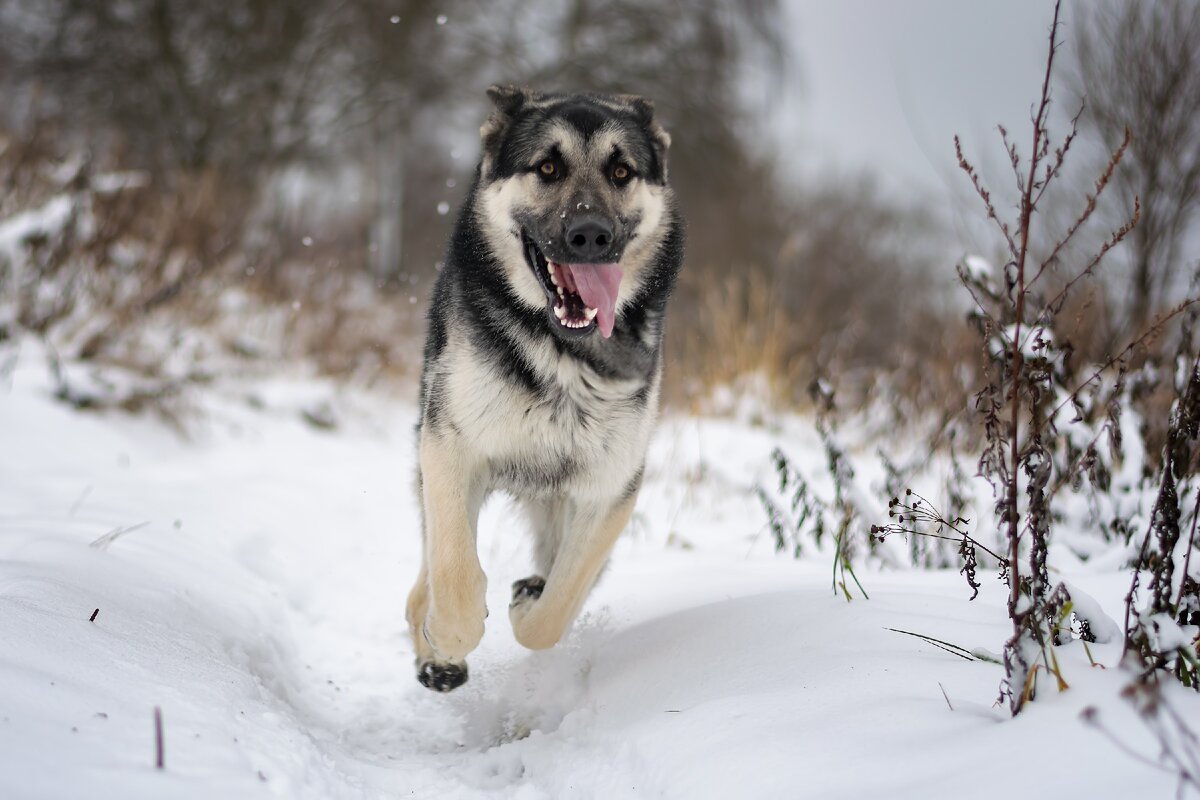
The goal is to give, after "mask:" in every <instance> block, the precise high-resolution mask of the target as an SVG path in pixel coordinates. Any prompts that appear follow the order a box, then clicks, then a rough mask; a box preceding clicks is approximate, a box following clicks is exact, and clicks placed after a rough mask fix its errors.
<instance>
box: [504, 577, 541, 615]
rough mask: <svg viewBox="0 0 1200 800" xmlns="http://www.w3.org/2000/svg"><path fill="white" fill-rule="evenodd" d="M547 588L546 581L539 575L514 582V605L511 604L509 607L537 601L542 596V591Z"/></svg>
mask: <svg viewBox="0 0 1200 800" xmlns="http://www.w3.org/2000/svg"><path fill="white" fill-rule="evenodd" d="M545 588H546V579H545V578H542V577H539V576H537V575H530V576H529V577H528V578H522V579H521V580H519V581H516V582H514V583H513V585H512V603H510V604H509V607H510V608H511V607H513V606H518V605H521V604H522V603H528V602H529V601H531V600H537V599H538V598H539V597H541V596H542V590H543V589H545Z"/></svg>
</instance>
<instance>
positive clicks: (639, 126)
mask: <svg viewBox="0 0 1200 800" xmlns="http://www.w3.org/2000/svg"><path fill="white" fill-rule="evenodd" d="M488 96H489V97H490V98H491V100H492V102H493V103H494V104H495V110H493V112H492V114H491V116H490V117H489V118H488V120H487V122H486V123H484V125H483V128H482V129H481V131H480V133H481V135H482V138H483V157H482V161H481V163H480V178H479V180H480V189H479V191H480V203H479V209H480V212H479V213H480V215H481V220H480V222H481V224H483V225H484V227H485V229H486V230H487V231H488V234H489V236H488V238H489V240H490V242H491V245H492V248H493V249H494V250H495V254H496V256H497V257H498V259H499V261H500V263H501V264H502V265H503V269H504V272H505V275H504V277H505V280H506V281H507V282H508V284H509V286H510V288H511V289H512V290H513V293H514V295H515V296H516V297H518V298H519V299H520V301H521V302H523V303H526V304H527V305H529V306H530V307H533V308H537V307H542V306H544V307H545V308H546V313H547V315H548V324H549V325H550V328H551V330H552V331H554V332H555V334H557V335H559V336H562V337H564V338H574V337H580V336H587V335H590V334H591V333H592V331H594V330H597V329H598V330H599V331H600V334H601V335H602V336H604V337H605V338H607V337H609V336H611V335H612V331H613V325H614V323H615V321H616V317H617V314H618V311H619V309H620V307H621V306H622V304H624V303H627V302H628V301H629V300H630V299H631V298H633V297H635V296H637V294H638V291H639V289H640V288H641V287H642V285H643V283H644V282H645V281H647V280H648V279H650V277H651V276H650V275H648V274H647V273H648V272H649V271H650V270H651V268H652V266H651V265H652V262H653V258H654V255H655V253H656V251H657V250H658V248H659V246H660V244H661V243H662V240H663V238H664V237H665V236H666V235H667V228H668V226H667V224H666V223H667V221H668V220H667V215H668V214H670V213H672V212H671V208H672V201H671V194H670V188H669V187H668V186H667V147H668V146H669V145H670V141H671V139H670V137H669V136H668V135H667V133H666V131H664V130H663V129H662V127H661V126H660V125H659V124H658V122H657V121H656V120H655V118H654V107H653V106H652V105H651V103H650V102H649V101H648V100H645V99H643V98H640V97H634V96H630V95H599V94H573V95H559V94H541V93H537V92H530V91H526V90H522V89H518V88H515V87H500V86H493V87H492V88H491V89H489V90H488Z"/></svg>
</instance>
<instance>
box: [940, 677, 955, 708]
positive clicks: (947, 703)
mask: <svg viewBox="0 0 1200 800" xmlns="http://www.w3.org/2000/svg"><path fill="white" fill-rule="evenodd" d="M938 688H939V689H941V690H942V697H944V698H946V705H947V706H949V708H950V710H951V711H953V710H954V706H952V705H950V695H948V694H946V687H945V686H942V682H941V681H938Z"/></svg>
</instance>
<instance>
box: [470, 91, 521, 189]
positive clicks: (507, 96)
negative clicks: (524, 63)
mask: <svg viewBox="0 0 1200 800" xmlns="http://www.w3.org/2000/svg"><path fill="white" fill-rule="evenodd" d="M487 96H488V99H489V100H491V101H492V105H493V106H495V108H493V109H492V113H491V114H489V115H488V118H487V121H486V122H484V123H483V127H481V128H480V129H479V138H480V141H481V142H482V144H483V148H482V149H483V174H484V175H487V174H488V173H489V172H491V170H492V164H493V163H494V162H495V158H496V155H497V154H498V153H499V150H500V139H501V135H502V134H503V133H504V129H505V128H507V127H508V125H509V123H510V122H512V120H513V117H515V116H516V115H517V113H518V112H520V110H521V108H522V106H524V105H525V101H526V100H528V99H529V93H528V92H526V91H525V90H524V89H522V88H520V87H518V86H500V85H499V84H496V85H492V86H489V87H488V90H487Z"/></svg>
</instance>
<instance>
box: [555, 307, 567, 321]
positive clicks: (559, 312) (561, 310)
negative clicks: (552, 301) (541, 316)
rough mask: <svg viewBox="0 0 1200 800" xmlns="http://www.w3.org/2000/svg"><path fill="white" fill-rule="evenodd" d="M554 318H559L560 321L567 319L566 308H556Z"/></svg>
mask: <svg viewBox="0 0 1200 800" xmlns="http://www.w3.org/2000/svg"><path fill="white" fill-rule="evenodd" d="M554 316H556V317H558V318H559V319H565V318H566V316H567V309H566V306H555V307H554Z"/></svg>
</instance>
